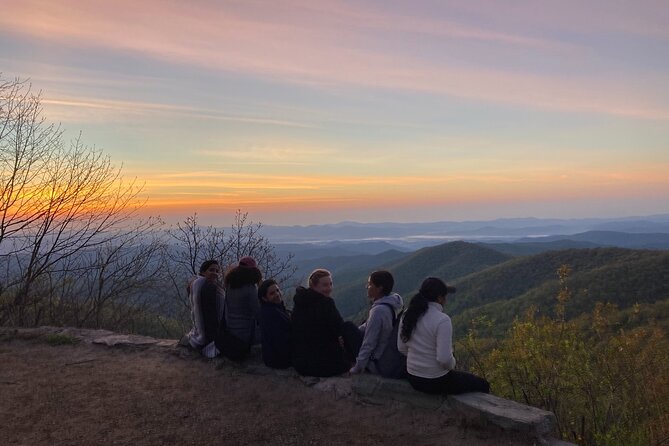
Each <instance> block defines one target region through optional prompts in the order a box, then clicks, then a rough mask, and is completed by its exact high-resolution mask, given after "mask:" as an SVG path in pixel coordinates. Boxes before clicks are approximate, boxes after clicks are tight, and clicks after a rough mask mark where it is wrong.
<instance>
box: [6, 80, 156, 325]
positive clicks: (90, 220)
mask: <svg viewBox="0 0 669 446" xmlns="http://www.w3.org/2000/svg"><path fill="white" fill-rule="evenodd" d="M40 101H41V98H40V94H33V93H32V92H31V86H30V85H29V84H27V83H25V82H23V81H20V80H14V81H0V163H1V165H0V168H1V173H0V262H2V265H0V272H2V273H3V276H2V277H0V282H1V284H2V286H1V287H0V323H9V324H17V325H26V324H35V323H38V322H39V321H40V320H41V318H42V315H43V311H44V310H45V307H44V306H43V305H42V303H44V300H45V296H44V292H45V288H44V287H46V288H51V289H53V288H54V287H55V286H57V284H55V283H54V279H55V278H58V279H63V278H65V277H67V276H68V275H67V272H68V271H65V270H63V268H64V267H65V266H67V265H70V266H71V265H72V264H74V263H76V262H81V259H82V258H83V257H84V255H83V253H85V252H88V251H91V250H94V249H95V250H98V251H97V252H98V254H101V253H102V252H103V251H102V249H103V248H105V249H108V248H109V247H114V246H122V245H123V240H124V239H125V238H126V237H127V233H128V232H129V231H132V230H134V229H136V226H134V225H136V224H137V223H136V211H137V210H138V209H139V208H140V207H141V206H142V205H143V201H142V200H141V199H140V198H139V195H138V194H139V193H140V191H141V186H140V185H138V184H137V183H136V182H135V181H130V182H127V181H125V180H124V179H123V177H122V176H121V168H120V167H116V166H114V165H113V164H112V162H111V160H110V158H109V157H108V156H106V155H105V154H104V153H103V152H101V151H99V150H95V149H94V148H90V147H87V146H85V145H84V144H83V143H82V142H81V140H80V139H79V138H78V139H76V140H75V141H73V142H72V143H71V144H64V143H63V133H62V131H61V129H60V128H59V127H58V126H54V125H53V124H48V123H47V122H46V121H45V119H44V118H43V117H42V107H41V102H40ZM75 259H76V262H75Z"/></svg>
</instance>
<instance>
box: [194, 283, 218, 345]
mask: <svg viewBox="0 0 669 446" xmlns="http://www.w3.org/2000/svg"><path fill="white" fill-rule="evenodd" d="M199 295H200V307H201V308H202V321H203V324H204V331H203V332H202V333H203V334H204V337H205V339H206V341H205V343H206V342H210V341H213V340H214V339H215V338H216V334H217V333H218V326H219V324H220V320H219V317H218V308H216V303H217V298H218V296H217V290H216V284H214V283H210V282H205V283H204V284H202V287H201V288H200V292H199Z"/></svg>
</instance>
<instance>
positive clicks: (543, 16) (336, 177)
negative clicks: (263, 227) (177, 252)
mask: <svg viewBox="0 0 669 446" xmlns="http://www.w3.org/2000/svg"><path fill="white" fill-rule="evenodd" d="M0 3H2V14H0V42H1V45H0V72H1V73H2V75H3V77H5V78H14V77H20V78H29V79H30V81H31V82H32V84H33V89H34V90H41V91H42V92H43V93H42V97H43V106H44V114H45V116H46V117H47V119H48V120H49V121H52V122H56V123H62V126H63V128H64V129H66V131H67V135H68V136H69V137H71V138H74V137H76V136H77V135H78V134H79V132H81V133H82V139H83V141H85V143H86V144H88V145H91V146H95V147H96V148H98V149H100V150H103V151H104V152H105V153H106V154H108V155H109V156H110V157H111V158H112V160H113V162H114V164H116V165H119V166H120V165H123V172H124V176H125V177H126V178H128V179H133V178H136V179H137V181H138V182H139V183H143V184H144V188H143V195H144V196H145V197H146V199H147V204H146V207H145V209H144V210H143V212H144V213H145V214H147V215H161V216H163V217H165V218H166V219H167V220H168V221H178V220H182V219H183V218H184V217H186V216H188V215H191V214H193V213H194V212H197V213H198V214H199V215H201V216H202V217H203V219H204V221H205V222H207V223H214V224H219V223H220V224H227V222H228V221H230V220H231V218H232V216H233V215H234V212H235V210H236V209H242V210H244V211H248V212H250V213H251V216H252V217H253V218H254V219H256V220H262V221H263V222H265V223H267V224H311V223H325V222H337V221H343V220H356V221H388V220H392V221H426V220H464V219H484V218H485V219H487V218H496V217H523V216H536V217H564V218H569V217H582V216H593V217H594V216H627V215H639V214H658V213H668V212H669V198H668V197H669V7H667V5H666V3H664V2H656V1H652V0H644V1H639V2H617V3H613V4H612V3H611V2H606V1H603V0H602V1H599V0H597V1H592V2H586V3H585V4H584V3H583V2H576V1H566V2H538V3H537V2H534V1H513V2H499V1H487V0H475V1H471V2H459V1H458V2H450V1H443V2H432V1H429V0H425V1H418V2H394V1H384V2H377V1H371V0H370V1H361V2H347V1H336V0H317V1H301V0H286V1H276V2H264V1H255V0H251V1H220V2H219V1H216V2H214V1H205V0H200V1H194V2H163V1H157V0H147V1H142V2H135V1H125V0H123V1H121V0H119V1H114V2H105V1H97V0H93V1H76V0H58V1H42V0H25V1H20V2H8V1H2V0H0Z"/></svg>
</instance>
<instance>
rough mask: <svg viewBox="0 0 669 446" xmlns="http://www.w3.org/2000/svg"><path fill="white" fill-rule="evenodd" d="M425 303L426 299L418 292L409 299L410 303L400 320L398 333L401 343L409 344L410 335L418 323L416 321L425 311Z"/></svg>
mask: <svg viewBox="0 0 669 446" xmlns="http://www.w3.org/2000/svg"><path fill="white" fill-rule="evenodd" d="M427 303H428V300H427V298H425V296H423V294H422V293H421V292H420V291H419V292H418V294H416V295H415V296H414V297H413V299H411V302H409V308H407V311H406V312H405V313H404V318H403V319H402V331H401V332H400V337H401V338H402V341H404V342H409V339H410V338H411V334H412V333H413V331H414V329H415V328H416V324H417V323H418V319H420V318H421V316H423V314H425V312H426V311H427Z"/></svg>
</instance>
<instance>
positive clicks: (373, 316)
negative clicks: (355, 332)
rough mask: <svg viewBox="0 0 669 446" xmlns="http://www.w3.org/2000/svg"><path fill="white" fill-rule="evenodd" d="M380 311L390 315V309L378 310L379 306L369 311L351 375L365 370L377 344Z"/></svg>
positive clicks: (380, 317)
mask: <svg viewBox="0 0 669 446" xmlns="http://www.w3.org/2000/svg"><path fill="white" fill-rule="evenodd" d="M381 311H385V312H386V313H388V314H390V309H386V310H379V306H376V307H373V308H372V309H371V310H370V311H369V318H368V319H367V323H366V324H367V326H366V328H365V336H364V338H363V339H362V345H361V346H360V352H359V353H358V357H357V358H356V359H355V366H353V369H351V371H352V372H353V373H358V372H362V371H363V370H365V367H367V363H368V362H369V360H370V358H371V356H372V353H373V352H374V350H375V349H376V347H377V346H378V344H379V339H380V337H381V332H382V329H383V322H384V321H383V319H384V318H383V314H382V313H381ZM393 316H394V314H393ZM391 324H392V322H391Z"/></svg>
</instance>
